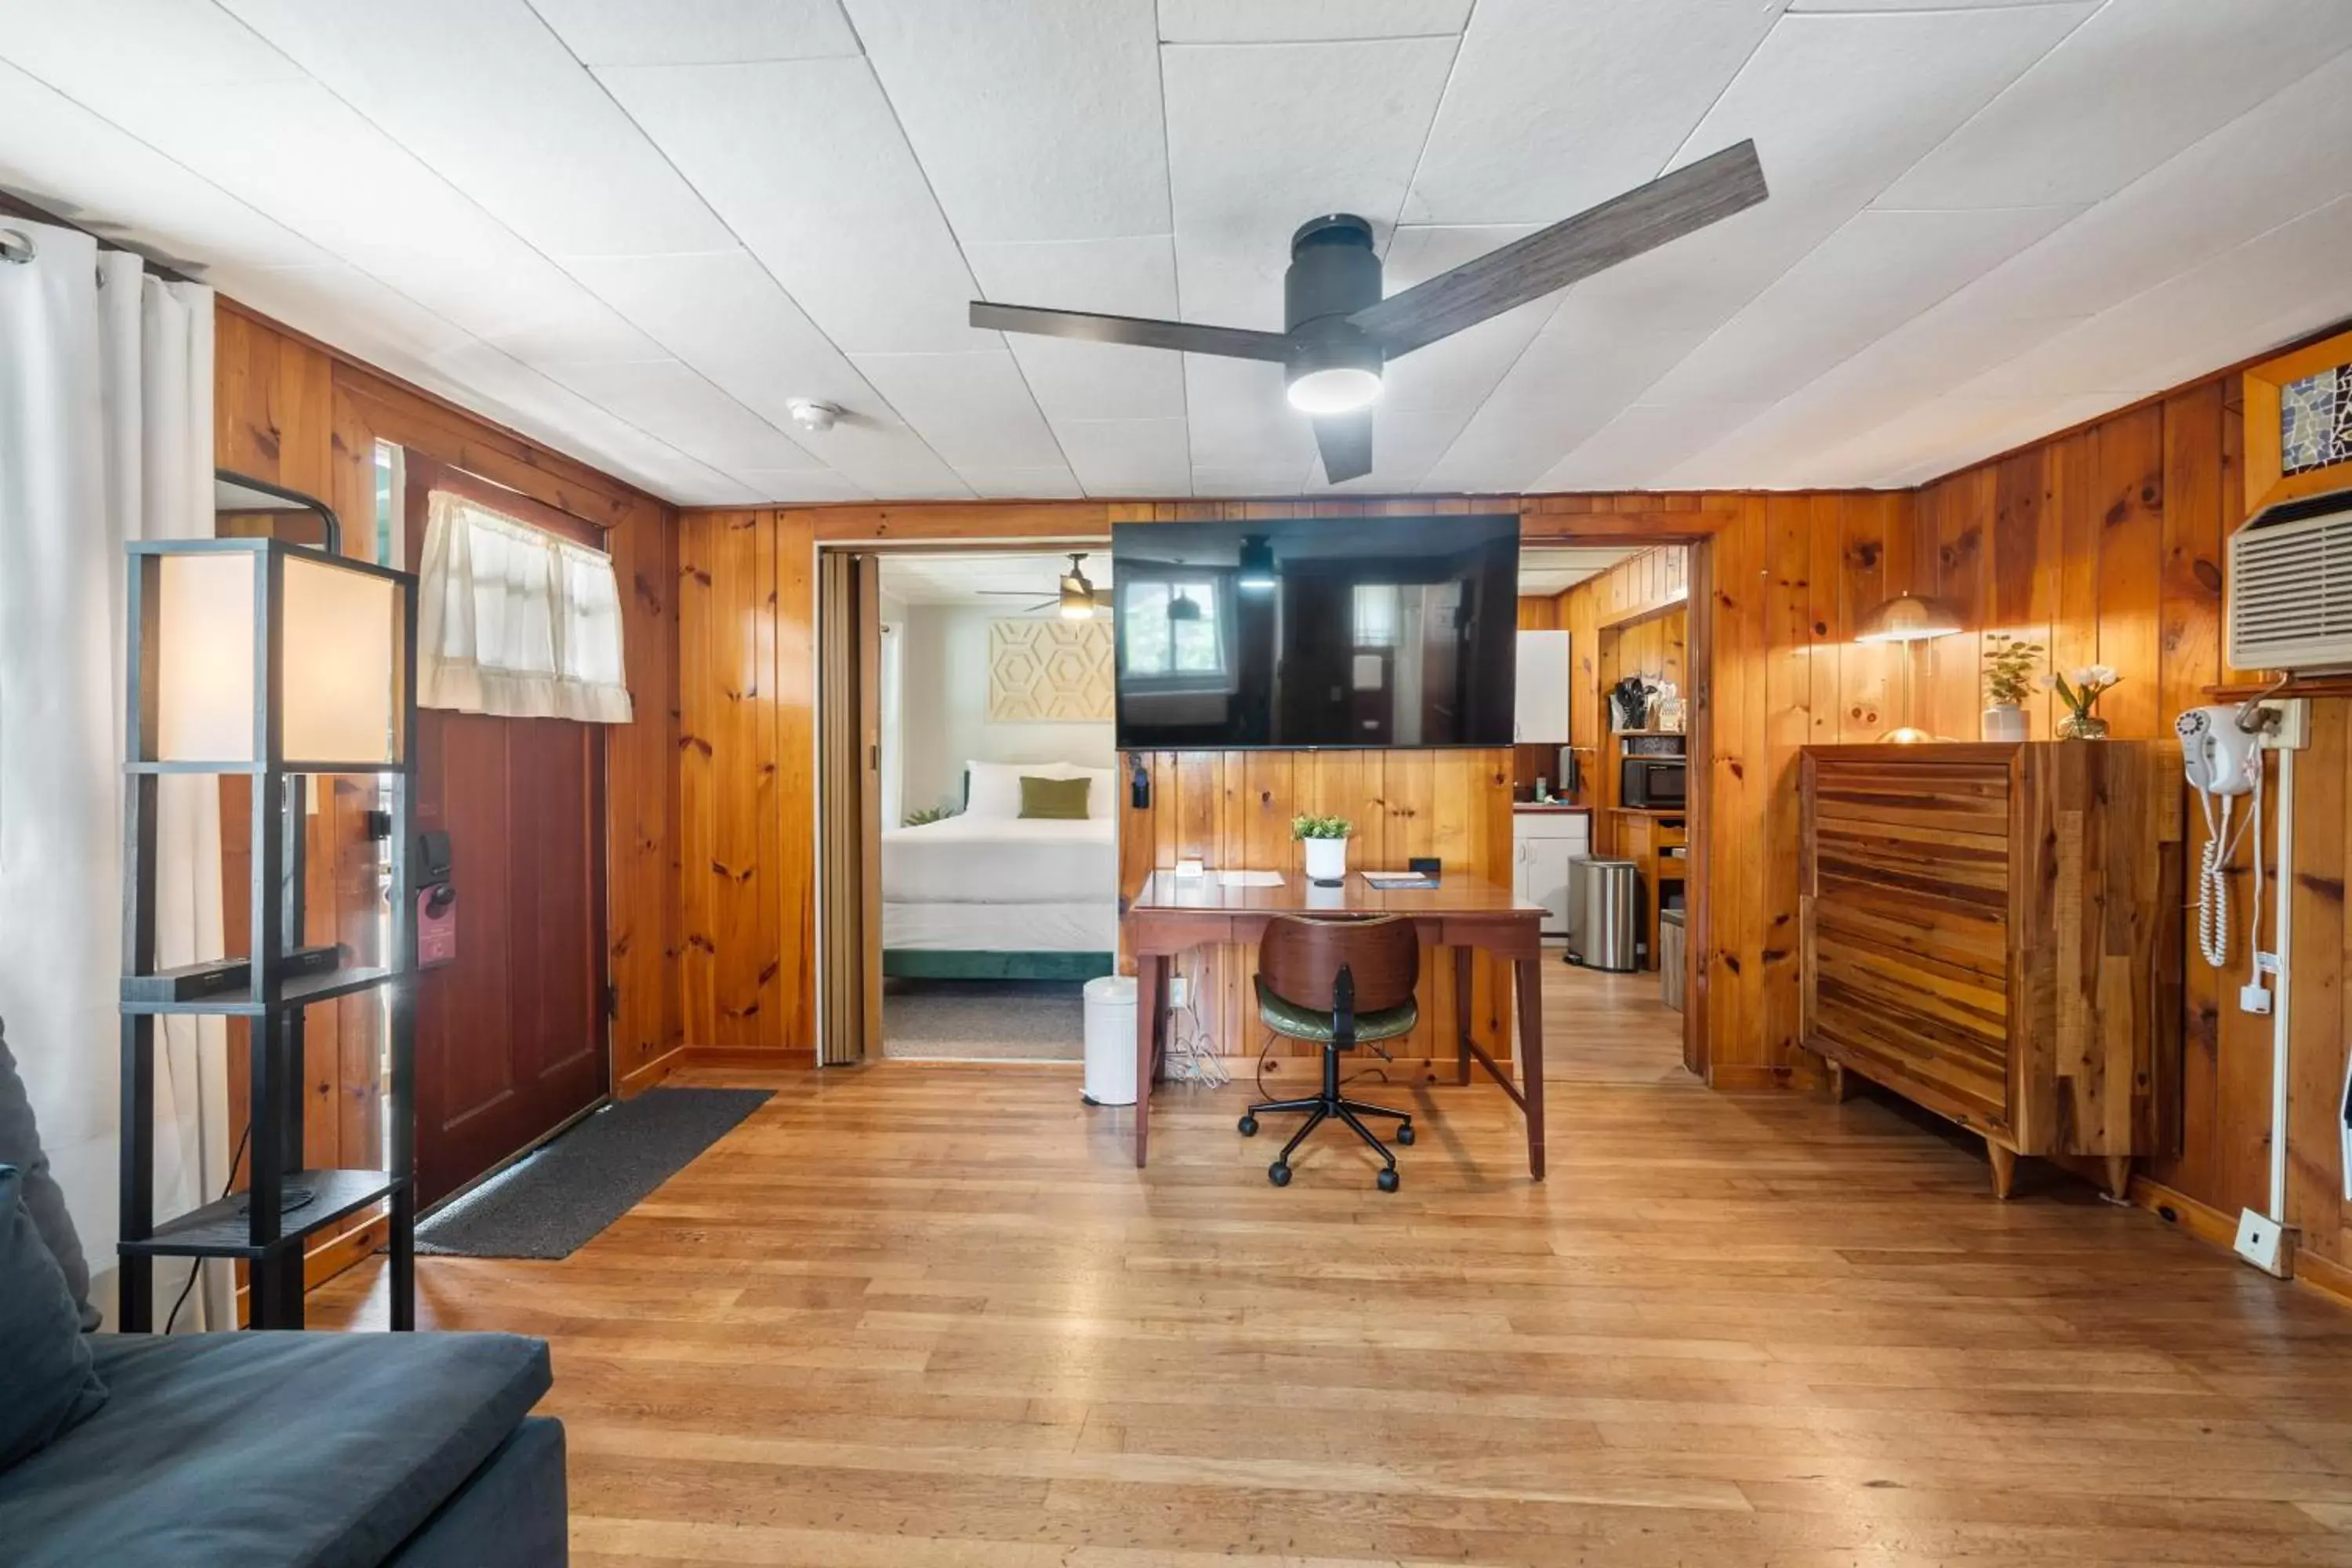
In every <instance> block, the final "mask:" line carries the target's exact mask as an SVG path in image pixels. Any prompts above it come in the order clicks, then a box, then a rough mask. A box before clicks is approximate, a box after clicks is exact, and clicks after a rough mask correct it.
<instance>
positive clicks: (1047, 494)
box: [956, 463, 1086, 500]
mask: <svg viewBox="0 0 2352 1568" xmlns="http://www.w3.org/2000/svg"><path fill="white" fill-rule="evenodd" d="M956 471H957V472H958V473H959V474H961V475H962V476H963V479H964V482H965V483H966V484H968V485H970V486H971V488H972V489H973V490H974V491H975V492H976V493H978V494H980V495H982V496H984V497H986V498H988V499H989V500H1077V499H1078V498H1079V497H1080V496H1082V495H1084V494H1085V493H1086V492H1085V491H1083V490H1081V489H1079V488H1078V481H1077V479H1076V476H1075V475H1073V474H1072V473H1071V472H1070V469H1069V465H1068V464H1066V463H1056V464H1055V465H1053V466H1052V467H1051V468H969V467H966V468H958V469H957V470H956Z"/></svg>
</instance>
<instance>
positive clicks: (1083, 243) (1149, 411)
mask: <svg viewBox="0 0 2352 1568" xmlns="http://www.w3.org/2000/svg"><path fill="white" fill-rule="evenodd" d="M964 254H965V256H966V258H968V259H969V260H970V262H971V269H972V272H973V273H974V275H975V276H976V277H977V278H978V279H979V280H980V287H981V292H982V297H983V298H986V299H990V300H999V301H1002V302H1003V303H1007V304H1014V305H1046V306H1053V307H1055V308H1058V309H1062V310H1097V311H1103V312H1107V313H1108V314H1111V315H1118V316H1157V317H1161V318H1173V317H1174V316H1175V315H1176V313H1177V310H1176V251H1175V246H1174V243H1173V242H1172V241H1171V239H1170V238H1169V237H1167V236H1165V235H1151V236H1144V237H1133V238H1126V239H1096V240H1073V241H1062V242H1045V243H1039V244H1010V245H972V246H967V247H965V250H964ZM1003 339H1004V342H1005V346H1006V347H1008V348H1010V349H1011V350H1012V351H1013V357H1014V358H1015V359H1017V360H1019V361H1020V363H1021V370H1022V374H1024V375H1025V376H1026V377H1027V378H1028V381H1029V388H1030V391H1031V392H1032V393H1033V394H1034V395H1035V397H1036V399H1037V405H1038V407H1040V408H1042V409H1044V410H1045V415H1046V416H1047V417H1048V418H1072V419H1085V418H1098V419H1164V418H1181V417H1182V416H1183V413H1184V375H1183V362H1182V361H1181V359H1180V358H1179V357H1178V356H1177V355H1175V354H1171V353H1163V352H1161V351H1160V350H1158V349H1139V348H1129V347H1125V346H1123V345H1119V344H1114V343H1085V342H1065V341H1062V340H1059V339H1055V338H1045V337H1037V336H1034V335H1033V334H1030V333H1027V332H1006V333H1004V334H1003Z"/></svg>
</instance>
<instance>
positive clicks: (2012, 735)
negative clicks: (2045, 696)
mask: <svg viewBox="0 0 2352 1568" xmlns="http://www.w3.org/2000/svg"><path fill="white" fill-rule="evenodd" d="M1984 738H1985V739H1986V740H1988V741H2022V740H2023V739H2025V710H2024V709H2022V708H2020V707H2019V706H2018V705H2017V704H2016V703H2014V702H1996V703H1994V704H1993V705H1992V706H1991V707H1990V708H1988V709H1986V710H1984Z"/></svg>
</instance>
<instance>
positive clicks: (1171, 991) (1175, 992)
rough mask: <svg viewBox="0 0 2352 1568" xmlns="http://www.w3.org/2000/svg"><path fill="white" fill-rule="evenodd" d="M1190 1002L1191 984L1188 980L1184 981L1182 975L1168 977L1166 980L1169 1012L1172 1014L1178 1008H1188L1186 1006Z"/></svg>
mask: <svg viewBox="0 0 2352 1568" xmlns="http://www.w3.org/2000/svg"><path fill="white" fill-rule="evenodd" d="M1191 1003H1192V982H1191V981H1190V980H1187V979H1185V978H1184V976H1182V975H1181V974H1172V975H1171V976H1169V978H1168V1009H1169V1011H1170V1012H1171V1013H1172V1012H1174V1011H1175V1010H1176V1009H1177V1008H1179V1007H1183V1006H1188V1005H1191Z"/></svg>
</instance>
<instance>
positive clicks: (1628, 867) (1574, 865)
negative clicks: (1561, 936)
mask: <svg viewBox="0 0 2352 1568" xmlns="http://www.w3.org/2000/svg"><path fill="white" fill-rule="evenodd" d="M1640 886H1641V868H1639V867H1637V866H1635V865H1634V864H1633V862H1632V861H1631V860H1571V861H1570V862H1569V863H1568V961H1569V962H1570V963H1576V964H1581V965H1583V966H1584V967H1585V968H1587V969H1606V970H1610V971H1612V972H1613V973H1619V974H1623V973H1628V972H1629V971H1631V970H1632V969H1633V898H1634V893H1635V890H1636V889H1639V888H1640Z"/></svg>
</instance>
